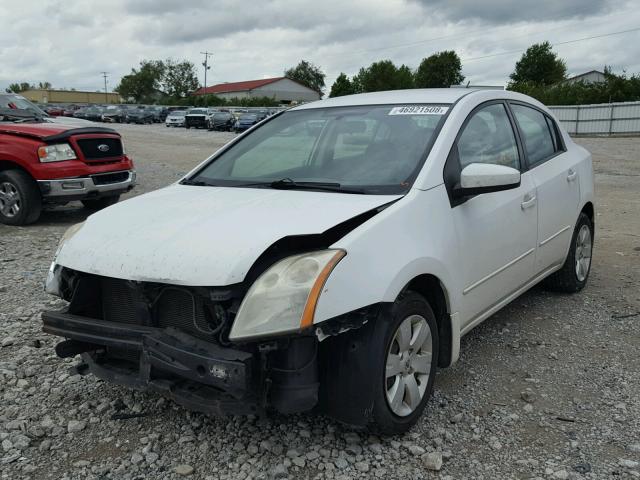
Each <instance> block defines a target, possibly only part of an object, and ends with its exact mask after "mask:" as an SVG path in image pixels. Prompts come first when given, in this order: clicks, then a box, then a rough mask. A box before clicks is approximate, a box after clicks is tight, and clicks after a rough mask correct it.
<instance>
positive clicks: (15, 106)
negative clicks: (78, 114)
mask: <svg viewBox="0 0 640 480" xmlns="http://www.w3.org/2000/svg"><path fill="white" fill-rule="evenodd" d="M0 108H6V109H10V110H19V111H24V112H28V113H30V114H31V115H32V116H34V117H35V118H37V119H38V120H39V121H42V122H45V123H56V124H60V125H72V126H73V125H75V126H77V127H82V126H90V122H86V121H85V120H83V119H76V118H68V117H62V116H57V117H52V116H51V115H49V114H48V113H47V112H45V111H44V110H42V109H41V108H40V107H38V106H37V105H35V104H34V103H32V102H30V101H29V100H27V99H26V98H24V97H23V96H22V95H18V94H15V93H0ZM27 116H28V115H27Z"/></svg>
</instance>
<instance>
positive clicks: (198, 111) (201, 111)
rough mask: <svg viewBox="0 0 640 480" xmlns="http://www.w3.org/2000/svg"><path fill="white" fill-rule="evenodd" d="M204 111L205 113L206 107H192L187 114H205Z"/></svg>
mask: <svg viewBox="0 0 640 480" xmlns="http://www.w3.org/2000/svg"><path fill="white" fill-rule="evenodd" d="M206 113H207V109H206V108H193V109H191V110H189V115H206Z"/></svg>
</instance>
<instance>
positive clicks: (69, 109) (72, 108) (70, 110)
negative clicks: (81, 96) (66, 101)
mask: <svg viewBox="0 0 640 480" xmlns="http://www.w3.org/2000/svg"><path fill="white" fill-rule="evenodd" d="M79 108H80V106H79V105H67V106H66V107H64V111H63V112H62V115H63V116H65V117H73V114H74V113H75V112H76V111H77V110H78V109H79Z"/></svg>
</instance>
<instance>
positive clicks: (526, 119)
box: [510, 102, 580, 273]
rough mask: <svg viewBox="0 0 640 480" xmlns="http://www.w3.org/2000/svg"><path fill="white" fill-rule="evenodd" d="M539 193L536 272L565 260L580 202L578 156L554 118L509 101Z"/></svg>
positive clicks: (535, 109)
mask: <svg viewBox="0 0 640 480" xmlns="http://www.w3.org/2000/svg"><path fill="white" fill-rule="evenodd" d="M510 108H511V111H512V112H513V117H514V118H515V120H516V124H517V127H518V130H519V133H520V138H521V139H522V144H523V146H524V153H525V159H526V163H527V168H528V171H529V174H530V175H531V178H532V179H533V182H534V184H535V186H536V190H537V196H538V247H537V248H538V251H537V253H536V273H540V272H543V271H545V270H548V269H549V268H552V267H554V266H557V265H560V264H562V263H563V262H564V258H565V256H566V254H567V251H568V246H569V242H570V240H571V236H572V234H573V229H574V226H575V222H576V219H577V218H578V210H579V203H580V182H579V181H578V180H579V179H578V162H579V158H577V157H575V158H574V157H573V156H572V155H571V154H570V153H569V152H567V150H566V148H565V146H564V144H563V142H562V137H561V136H560V135H559V130H558V127H557V125H556V123H555V121H554V120H553V119H552V118H551V117H550V116H548V115H546V114H545V113H544V112H542V111H541V110H538V109H537V108H535V107H533V106H531V105H528V104H524V103H519V102H517V103H516V102H510Z"/></svg>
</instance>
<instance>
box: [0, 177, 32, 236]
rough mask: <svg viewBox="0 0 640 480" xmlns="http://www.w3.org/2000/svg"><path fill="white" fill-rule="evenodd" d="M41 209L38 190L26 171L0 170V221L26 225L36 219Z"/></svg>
mask: <svg viewBox="0 0 640 480" xmlns="http://www.w3.org/2000/svg"><path fill="white" fill-rule="evenodd" d="M41 211H42V198H41V196H40V190H39V189H38V185H37V184H36V182H35V181H34V180H33V179H32V178H31V177H30V176H29V175H28V174H27V173H26V172H23V171H21V170H5V171H2V172H0V223H4V224H5V225H27V224H29V223H33V222H35V221H36V220H38V218H39V217H40V212H41Z"/></svg>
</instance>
